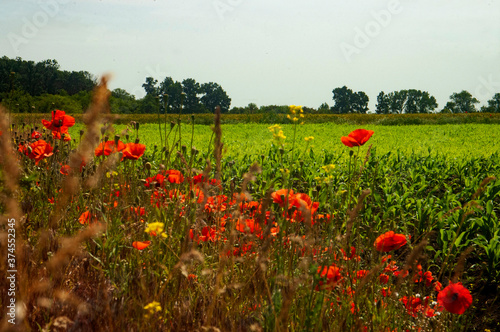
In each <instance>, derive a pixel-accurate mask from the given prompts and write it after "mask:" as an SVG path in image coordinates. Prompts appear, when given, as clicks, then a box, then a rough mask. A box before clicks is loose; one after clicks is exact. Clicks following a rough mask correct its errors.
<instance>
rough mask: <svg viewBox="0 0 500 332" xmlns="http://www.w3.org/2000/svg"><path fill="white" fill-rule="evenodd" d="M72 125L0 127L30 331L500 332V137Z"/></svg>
mask: <svg viewBox="0 0 500 332" xmlns="http://www.w3.org/2000/svg"><path fill="white" fill-rule="evenodd" d="M97 110H98V108H95V109H94V112H97ZM58 116H61V119H64V120H61V122H60V123H56V122H53V123H51V124H47V125H46V127H47V128H48V129H43V130H41V129H39V131H40V135H41V136H40V137H39V136H37V135H34V134H33V133H32V131H33V130H34V126H35V124H33V123H28V124H26V125H25V127H24V128H22V127H17V128H18V129H17V131H15V132H14V131H11V130H9V126H8V124H7V123H6V121H3V122H2V124H1V126H2V127H1V128H0V130H1V131H2V132H3V133H4V134H3V135H2V136H0V142H1V143H2V144H0V149H1V151H0V156H2V159H1V174H2V182H0V188H1V189H2V191H3V192H4V195H3V204H2V205H1V212H2V213H3V214H4V216H5V217H6V218H8V220H10V221H9V222H8V223H5V224H2V225H3V226H2V229H1V230H2V232H3V233H4V234H7V233H9V234H10V233H12V232H11V231H9V229H13V230H15V234H16V241H17V242H16V247H15V248H16V250H17V251H16V255H17V256H16V259H17V260H15V261H13V262H15V264H16V265H15V267H16V268H17V270H18V271H19V275H20V276H23V279H22V280H30V282H29V283H21V284H20V286H19V292H20V295H19V296H20V298H21V299H22V301H23V302H24V303H25V304H26V309H25V310H26V313H25V315H26V320H25V322H26V328H27V329H31V330H40V329H41V328H50V327H54V326H55V325H57V324H56V322H60V320H61V319H62V318H61V317H70V319H71V320H73V321H75V322H78V324H79V326H81V328H82V330H110V331H111V330H115V331H122V330H134V331H160V330H166V331H169V330H173V331H195V330H207V331H208V330H211V331H217V330H221V331H237V330H242V331H247V330H254V331H273V330H276V331H305V330H307V331H406V330H411V331H477V330H481V331H485V330H486V329H490V330H492V331H493V330H495V329H497V328H499V325H498V322H499V319H500V317H499V316H498V312H499V311H498V309H499V305H500V303H499V300H498V298H499V297H498V286H499V282H500V241H499V240H500V221H499V216H500V213H499V211H500V180H498V179H499V177H500V153H499V152H500V151H499V150H500V125H498V124H443V125H406V126H385V125H376V124H370V123H367V124H363V125H362V126H358V125H346V124H342V125H341V124H334V123H315V124H308V123H305V124H304V125H299V124H282V125H280V126H279V127H276V126H274V127H273V128H272V130H270V128H269V127H271V126H272V124H269V123H267V124H244V123H240V124H223V125H222V126H217V125H216V126H214V129H215V130H212V127H211V126H208V125H198V124H196V125H191V124H189V123H187V124H182V125H181V126H178V125H176V124H173V125H172V126H171V125H170V123H167V128H166V130H165V127H164V124H161V125H160V126H161V128H160V127H159V125H158V124H157V123H156V124H155V123H140V125H139V126H138V128H137V127H136V126H135V125H128V126H127V125H123V124H120V125H116V126H112V127H110V126H107V127H102V125H101V124H100V122H99V120H98V119H99V118H98V115H97V113H95V114H94V115H93V116H90V119H91V120H89V121H90V123H89V125H88V126H84V125H83V124H82V123H81V122H78V121H77V123H76V124H75V125H74V126H73V125H72V121H71V120H70V119H69V118H65V116H66V115H61V114H59V115H58ZM64 121H67V123H71V125H68V126H67V128H65V129H68V130H69V134H70V135H71V137H72V140H71V141H69V142H65V141H62V140H59V139H52V135H56V136H57V134H61V132H63V131H64V130H65V129H61V125H62V124H64V123H65V122H64ZM38 127H39V128H42V126H41V124H38ZM62 127H65V126H62ZM359 128H364V129H366V130H364V131H355V130H356V129H359ZM51 131H52V133H51ZM372 131H373V132H372ZM63 133H64V132H63ZM80 133H81V134H82V135H80ZM348 135H349V137H350V140H349V138H347V136H348ZM341 137H344V138H343V141H341ZM61 138H64V137H63V136H61ZM137 140H138V141H137ZM343 142H344V143H343ZM346 142H347V143H346ZM352 142H354V143H352ZM99 143H101V145H100V148H98V144H99ZM105 143H106V144H105ZM353 144H354V146H353V147H349V146H348V145H353ZM118 150H119V151H118ZM13 192H14V193H15V195H10V194H9V195H6V193H13ZM11 220H15V222H12V221H11ZM1 248H2V250H5V252H7V250H8V248H7V245H6V244H5V243H4V241H3V242H2V245H1ZM9 248H10V247H9ZM21 248H22V251H21ZM9 264H10V263H9ZM13 264H14V263H13ZM13 266H14V265H13ZM11 268H12V266H11ZM2 269H3V270H5V271H6V270H7V268H6V266H5V265H2ZM5 271H3V272H5ZM5 273H7V272H5ZM7 283H8V281H6V280H5V278H4V279H3V281H1V282H0V285H1V287H6V289H7V288H8V287H9V285H8V284H7Z"/></svg>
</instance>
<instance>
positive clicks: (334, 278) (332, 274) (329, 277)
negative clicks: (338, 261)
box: [316, 264, 342, 290]
mask: <svg viewBox="0 0 500 332" xmlns="http://www.w3.org/2000/svg"><path fill="white" fill-rule="evenodd" d="M340 271H341V270H340V268H339V267H338V266H337V265H335V264H332V265H330V266H318V274H319V276H320V278H322V279H326V283H327V285H328V286H327V287H326V288H330V289H331V288H333V287H334V286H335V285H336V284H337V283H338V282H339V281H340V280H342V274H340ZM322 285H323V281H322V280H320V281H319V286H322ZM316 290H319V288H318V287H317V288H316Z"/></svg>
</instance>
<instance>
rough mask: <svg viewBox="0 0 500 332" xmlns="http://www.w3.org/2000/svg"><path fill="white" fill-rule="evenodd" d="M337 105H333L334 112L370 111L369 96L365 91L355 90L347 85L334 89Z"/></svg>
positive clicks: (334, 98)
mask: <svg viewBox="0 0 500 332" xmlns="http://www.w3.org/2000/svg"><path fill="white" fill-rule="evenodd" d="M332 93H333V100H334V101H335V105H333V107H332V111H333V113H336V114H347V113H366V111H368V101H369V98H368V96H367V95H366V93H364V92H363V91H358V92H353V91H352V90H351V89H349V88H348V87H346V86H345V85H344V86H343V87H341V88H335V89H334V90H333V91H332Z"/></svg>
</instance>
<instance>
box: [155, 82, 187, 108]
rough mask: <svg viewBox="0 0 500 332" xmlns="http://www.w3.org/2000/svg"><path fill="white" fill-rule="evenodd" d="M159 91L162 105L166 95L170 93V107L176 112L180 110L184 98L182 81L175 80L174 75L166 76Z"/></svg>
mask: <svg viewBox="0 0 500 332" xmlns="http://www.w3.org/2000/svg"><path fill="white" fill-rule="evenodd" d="M158 92H159V97H160V101H161V102H162V105H164V104H165V100H166V99H165V97H166V96H165V95H168V107H170V108H171V109H172V111H173V112H175V113H178V112H180V108H181V104H182V98H183V96H182V84H181V83H180V82H178V81H175V82H174V80H173V79H172V77H165V79H164V80H163V82H161V83H160V87H159V89H158Z"/></svg>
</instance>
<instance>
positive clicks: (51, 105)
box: [34, 94, 83, 114]
mask: <svg viewBox="0 0 500 332" xmlns="http://www.w3.org/2000/svg"><path fill="white" fill-rule="evenodd" d="M34 104H35V111H36V112H37V113H50V112H52V111H53V110H56V109H59V110H63V111H65V112H66V113H68V114H76V113H82V110H83V107H82V105H81V104H80V103H79V102H78V101H77V100H75V99H74V98H72V97H71V96H68V95H66V96H62V95H51V94H44V95H42V96H38V97H36V101H35V103H34Z"/></svg>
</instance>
